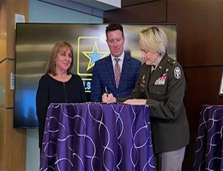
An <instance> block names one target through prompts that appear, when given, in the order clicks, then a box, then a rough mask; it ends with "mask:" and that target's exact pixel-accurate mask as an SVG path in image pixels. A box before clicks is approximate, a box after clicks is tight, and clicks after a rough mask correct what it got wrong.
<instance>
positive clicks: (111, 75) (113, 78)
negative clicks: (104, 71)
mask: <svg viewBox="0 0 223 171" xmlns="http://www.w3.org/2000/svg"><path fill="white" fill-rule="evenodd" d="M106 62H107V68H108V73H109V75H108V77H109V78H110V79H111V82H112V84H113V86H114V87H115V75H114V70H113V65H112V59H111V55H109V57H108V58H107V61H106Z"/></svg>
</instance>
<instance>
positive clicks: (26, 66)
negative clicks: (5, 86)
mask: <svg viewBox="0 0 223 171" xmlns="http://www.w3.org/2000/svg"><path fill="white" fill-rule="evenodd" d="M107 25H108V24H61V23H60V24H46V23H19V24H17V25H16V45H15V46H16V63H15V110H14V127H16V128H35V127H38V121H37V116H36V102H35V99H36V90H37V87H38V81H39V79H40V77H41V76H42V75H44V74H45V67H46V63H47V60H48V58H49V54H50V51H51V49H52V48H53V46H54V44H55V43H56V42H58V41H61V40H64V41H67V42H69V43H70V44H71V45H72V46H73V49H74V65H73V69H72V73H74V74H78V75H80V76H81V78H82V80H83V82H84V87H85V91H86V93H87V97H88V99H89V97H90V92H91V78H92V69H93V67H94V64H95V62H96V61H97V60H99V59H101V58H104V57H106V56H108V55H109V54H110V53H109V49H108V46H107V43H106V35H105V28H106V26H107ZM151 26H157V27H159V28H161V29H163V30H164V31H165V33H166V34H167V38H168V48H167V53H168V55H169V56H170V57H172V58H174V59H176V46H177V30H176V25H175V24H158V25H154V24H140V25H138V24H137V25H136V24H131V25H130V24H123V28H124V35H125V52H126V53H128V54H129V55H131V56H132V57H134V58H137V59H139V60H140V61H142V62H143V59H142V57H141V51H140V49H139V45H138V40H139V36H138V34H139V32H140V31H141V30H142V29H144V28H148V27H151Z"/></svg>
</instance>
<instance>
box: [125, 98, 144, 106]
mask: <svg viewBox="0 0 223 171" xmlns="http://www.w3.org/2000/svg"><path fill="white" fill-rule="evenodd" d="M124 104H133V105H134V104H136V105H144V104H146V99H128V100H126V101H124Z"/></svg>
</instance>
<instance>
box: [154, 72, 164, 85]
mask: <svg viewBox="0 0 223 171" xmlns="http://www.w3.org/2000/svg"><path fill="white" fill-rule="evenodd" d="M165 82H166V73H165V74H163V75H162V77H159V78H158V79H157V80H156V81H155V83H154V85H164V84H165Z"/></svg>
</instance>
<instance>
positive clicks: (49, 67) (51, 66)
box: [46, 41, 74, 75]
mask: <svg viewBox="0 0 223 171" xmlns="http://www.w3.org/2000/svg"><path fill="white" fill-rule="evenodd" d="M62 47H68V48H70V51H71V54H72V56H71V58H72V62H71V65H70V68H68V70H67V73H68V74H70V73H71V69H72V67H73V61H74V57H73V47H72V46H71V44H70V43H68V42H66V41H59V42H57V43H56V44H55V45H54V46H53V48H52V50H51V53H50V58H49V60H48V63H47V65H46V73H49V74H53V75H56V65H55V62H54V60H55V58H56V57H57V53H58V52H59V50H60V48H62Z"/></svg>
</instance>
